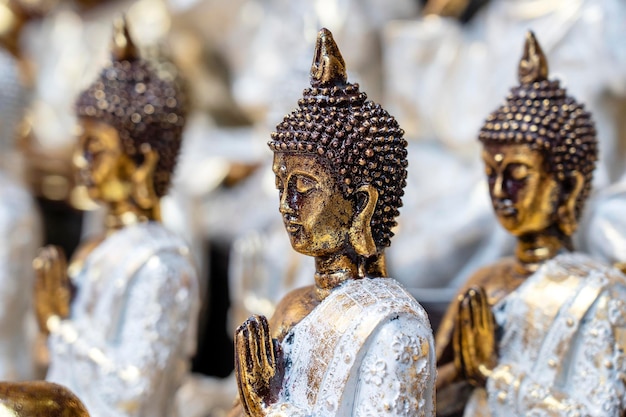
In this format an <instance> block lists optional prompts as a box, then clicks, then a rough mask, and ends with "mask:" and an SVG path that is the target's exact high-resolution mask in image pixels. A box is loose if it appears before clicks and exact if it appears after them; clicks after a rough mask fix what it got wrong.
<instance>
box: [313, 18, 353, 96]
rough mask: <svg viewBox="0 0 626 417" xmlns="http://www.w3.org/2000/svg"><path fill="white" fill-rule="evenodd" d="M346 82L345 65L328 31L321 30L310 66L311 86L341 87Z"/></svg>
mask: <svg viewBox="0 0 626 417" xmlns="http://www.w3.org/2000/svg"><path fill="white" fill-rule="evenodd" d="M347 81H348V76H347V75H346V63H345V61H344V60H343V57H342V56H341V52H339V48H338V47H337V44H336V43H335V40H334V39H333V34H332V33H331V32H330V30H328V29H326V28H322V29H321V30H320V31H319V32H318V34H317V41H316V43H315V53H314V55H313V64H312V65H311V86H313V87H333V86H343V85H345V84H346V82H347Z"/></svg>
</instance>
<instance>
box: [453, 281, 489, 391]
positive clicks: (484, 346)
mask: <svg viewBox="0 0 626 417" xmlns="http://www.w3.org/2000/svg"><path fill="white" fill-rule="evenodd" d="M494 323H495V321H494V318H493V313H492V312H491V308H490V306H489V303H488V302H487V294H486V293H485V290H483V289H482V288H480V287H472V288H470V289H469V290H467V292H466V293H465V295H464V296H462V297H460V298H459V304H458V314H457V321H456V326H455V329H454V335H453V341H452V343H453V349H454V363H455V366H456V367H457V369H458V370H459V372H461V374H462V375H464V376H465V378H466V379H467V380H468V381H469V382H470V383H471V384H473V385H475V386H484V385H485V383H486V381H487V378H488V377H489V375H490V374H491V371H492V370H493V368H495V366H496V364H497V353H496V340H495V334H494V327H495V326H494Z"/></svg>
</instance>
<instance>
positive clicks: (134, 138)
mask: <svg viewBox="0 0 626 417" xmlns="http://www.w3.org/2000/svg"><path fill="white" fill-rule="evenodd" d="M76 108H77V113H78V116H79V120H80V124H81V127H82V130H83V132H82V135H81V136H80V139H79V142H78V147H77V150H76V153H75V155H74V164H75V165H76V169H77V175H78V177H79V180H80V182H81V183H83V184H84V185H85V186H86V187H87V190H88V193H89V196H90V197H91V198H92V199H94V200H95V201H98V202H101V203H102V204H104V205H105V206H106V207H107V209H108V214H107V217H106V234H105V235H103V236H99V237H97V238H95V239H92V240H89V241H86V242H84V243H83V244H82V246H81V247H80V248H79V250H78V252H77V254H75V256H74V258H73V260H72V262H71V263H70V264H69V268H68V267H66V262H65V259H64V255H63V253H62V252H61V251H60V250H59V249H58V248H56V247H45V248H43V249H42V250H41V252H40V254H39V256H38V257H37V258H36V259H35V261H34V262H33V264H34V266H35V269H36V272H37V274H38V276H37V281H36V286H35V301H36V309H37V316H38V321H39V324H40V327H41V328H42V330H43V331H45V332H49V334H50V336H49V348H50V368H49V371H48V375H47V379H48V380H49V381H52V382H56V383H59V384H62V385H65V386H67V387H68V388H70V389H71V390H72V391H73V392H75V393H76V395H77V396H78V397H79V398H80V399H81V400H82V401H83V403H84V404H85V406H86V407H87V409H88V410H89V412H90V413H91V415H93V416H151V417H153V416H167V415H171V413H172V412H173V404H174V401H173V398H174V396H175V393H176V391H177V389H178V387H179V385H180V383H181V381H182V378H183V376H184V375H185V373H186V371H187V369H188V360H189V358H190V356H191V355H192V354H193V353H194V349H195V343H196V341H195V331H196V315H197V307H198V305H197V303H198V300H197V298H198V294H197V286H198V284H197V277H196V271H195V268H194V266H193V263H192V262H191V260H190V252H189V249H188V247H187V246H186V244H185V243H184V242H183V241H182V239H180V238H179V237H177V236H176V235H174V234H173V233H172V232H170V231H168V230H166V229H165V228H164V227H163V226H162V225H161V224H160V223H159V220H160V209H159V200H160V198H161V197H162V196H163V195H164V194H165V193H166V191H167V188H168V185H169V183H170V178H171V176H172V173H173V171H174V168H175V165H176V160H177V156H178V153H179V148H180V145H181V133H182V129H183V126H184V122H185V116H186V102H185V96H184V94H183V91H182V90H181V87H180V85H179V83H178V81H177V80H175V79H167V78H164V77H162V76H161V75H160V74H159V73H157V72H156V71H155V70H154V69H153V67H152V66H151V65H150V64H149V63H148V62H146V61H145V60H143V59H141V58H140V57H139V56H138V53H137V50H136V48H135V46H134V44H133V42H132V40H131V38H130V36H129V35H128V31H127V28H126V25H125V24H124V21H118V22H117V23H116V26H115V30H114V35H113V53H112V62H111V64H110V65H108V66H107V67H106V68H104V69H103V70H102V72H101V73H100V76H99V77H98V79H97V80H96V81H95V82H94V83H93V84H92V85H91V86H90V87H89V88H88V89H87V90H85V91H84V92H83V93H82V94H81V95H80V96H79V98H78V101H77V105H76Z"/></svg>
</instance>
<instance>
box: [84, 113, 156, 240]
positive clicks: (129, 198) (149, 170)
mask: <svg viewBox="0 0 626 417" xmlns="http://www.w3.org/2000/svg"><path fill="white" fill-rule="evenodd" d="M79 123H80V124H81V127H82V132H83V133H82V135H81V136H80V138H79V140H78V146H77V148H76V150H75V152H74V157H73V163H74V166H75V169H76V175H77V182H78V183H79V184H80V185H82V186H84V187H86V189H87V193H88V195H89V197H90V198H91V199H92V200H94V201H99V202H102V203H105V204H106V205H107V206H108V208H109V212H108V214H107V219H106V229H107V234H110V233H112V232H114V231H115V230H118V229H120V228H122V227H126V226H129V225H131V224H134V223H137V222H140V221H149V220H155V221H158V220H160V206H159V198H158V197H157V196H156V194H155V193H154V189H153V186H152V184H153V183H154V181H153V175H154V171H155V167H156V163H157V161H158V154H157V153H156V152H155V151H153V150H152V149H150V147H144V148H142V149H140V151H141V152H142V153H143V155H144V162H143V163H142V164H141V165H137V164H135V162H134V161H133V160H132V159H131V158H130V157H129V156H128V155H126V153H125V152H124V149H123V147H122V145H121V142H120V138H119V134H118V132H117V130H116V129H115V128H113V127H112V126H110V125H108V124H107V123H104V122H100V121H98V120H94V119H91V118H80V119H79Z"/></svg>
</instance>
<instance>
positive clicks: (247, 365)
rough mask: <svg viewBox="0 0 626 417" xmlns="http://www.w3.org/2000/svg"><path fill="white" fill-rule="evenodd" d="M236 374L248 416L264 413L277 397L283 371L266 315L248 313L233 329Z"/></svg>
mask: <svg viewBox="0 0 626 417" xmlns="http://www.w3.org/2000/svg"><path fill="white" fill-rule="evenodd" d="M235 375H236V378H237V387H238V389H239V397H240V400H241V405H242V407H243V410H244V412H245V414H246V415H247V416H251V417H258V416H263V415H265V408H266V406H268V405H270V404H272V403H273V402H275V401H276V397H277V396H278V392H279V391H280V386H281V383H282V379H283V375H284V365H283V361H282V354H281V351H280V346H279V345H278V344H277V343H275V342H274V341H273V340H272V338H271V336H270V332H269V326H268V323H267V319H266V318H265V316H256V315H255V316H251V317H250V318H249V319H248V320H246V321H245V322H244V323H243V324H242V325H241V326H239V328H237V330H236V332H235Z"/></svg>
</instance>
